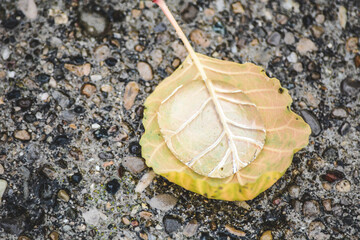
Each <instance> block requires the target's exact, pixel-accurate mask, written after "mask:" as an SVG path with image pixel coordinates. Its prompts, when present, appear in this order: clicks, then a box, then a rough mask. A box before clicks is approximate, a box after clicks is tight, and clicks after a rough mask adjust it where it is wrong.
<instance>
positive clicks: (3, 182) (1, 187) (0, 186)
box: [0, 179, 7, 204]
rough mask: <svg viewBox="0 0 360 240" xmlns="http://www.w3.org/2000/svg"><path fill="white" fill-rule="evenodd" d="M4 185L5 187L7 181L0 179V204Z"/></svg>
mask: <svg viewBox="0 0 360 240" xmlns="http://www.w3.org/2000/svg"><path fill="white" fill-rule="evenodd" d="M6 187H7V182H6V181H5V180H3V179H0V204H1V198H2V196H3V195H4V192H5V190H6Z"/></svg>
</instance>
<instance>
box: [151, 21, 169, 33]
mask: <svg viewBox="0 0 360 240" xmlns="http://www.w3.org/2000/svg"><path fill="white" fill-rule="evenodd" d="M165 31H166V24H165V23H163V22H161V23H159V24H158V25H156V26H155V27H154V32H156V33H160V32H165Z"/></svg>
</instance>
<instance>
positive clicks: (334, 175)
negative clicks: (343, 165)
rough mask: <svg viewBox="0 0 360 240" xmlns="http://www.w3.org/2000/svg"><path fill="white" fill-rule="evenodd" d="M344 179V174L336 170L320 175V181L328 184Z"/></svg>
mask: <svg viewBox="0 0 360 240" xmlns="http://www.w3.org/2000/svg"><path fill="white" fill-rule="evenodd" d="M344 177H345V174H344V173H342V172H340V171H338V170H328V171H326V174H324V175H321V176H320V179H321V180H323V181H326V182H329V183H333V182H335V181H337V180H341V179H343V178H344Z"/></svg>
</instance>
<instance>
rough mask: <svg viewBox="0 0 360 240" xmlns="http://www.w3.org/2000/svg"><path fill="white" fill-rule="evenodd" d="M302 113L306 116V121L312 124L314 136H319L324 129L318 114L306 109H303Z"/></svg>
mask: <svg viewBox="0 0 360 240" xmlns="http://www.w3.org/2000/svg"><path fill="white" fill-rule="evenodd" d="M300 114H301V116H302V117H303V118H304V120H305V122H306V123H307V124H309V125H310V128H311V135H313V136H314V137H316V136H318V135H319V134H320V133H321V131H322V127H321V124H320V122H319V120H318V119H317V118H316V116H315V115H314V114H313V113H312V112H311V111H310V110H305V109H304V110H301V111H300Z"/></svg>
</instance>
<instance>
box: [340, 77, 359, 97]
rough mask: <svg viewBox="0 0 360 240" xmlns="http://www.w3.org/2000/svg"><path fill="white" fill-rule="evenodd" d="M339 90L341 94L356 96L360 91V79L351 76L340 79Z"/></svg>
mask: <svg viewBox="0 0 360 240" xmlns="http://www.w3.org/2000/svg"><path fill="white" fill-rule="evenodd" d="M340 90H341V93H342V94H345V95H348V96H356V95H357V94H358V93H359V92H360V81H359V80H355V79H352V78H345V79H344V80H342V81H341V84H340Z"/></svg>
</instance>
